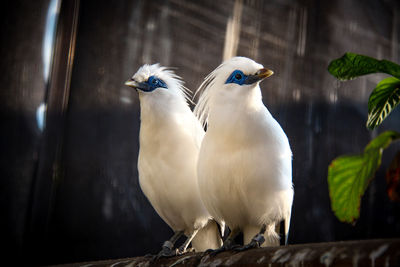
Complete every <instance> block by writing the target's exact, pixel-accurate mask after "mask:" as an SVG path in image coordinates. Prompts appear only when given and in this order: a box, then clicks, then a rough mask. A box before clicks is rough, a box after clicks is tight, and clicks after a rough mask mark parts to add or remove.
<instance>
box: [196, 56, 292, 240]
mask: <svg viewBox="0 0 400 267" xmlns="http://www.w3.org/2000/svg"><path fill="white" fill-rule="evenodd" d="M270 75H272V71H270V70H267V69H264V67H263V66H262V65H260V64H258V63H256V62H254V61H253V60H251V59H248V58H245V57H234V58H232V59H230V60H227V61H225V62H224V63H222V64H221V65H220V66H219V67H217V68H216V69H215V70H214V71H213V72H212V73H210V74H209V75H208V76H207V77H206V78H205V80H204V82H203V84H202V85H201V86H200V88H199V89H198V90H197V92H196V94H197V93H201V95H200V97H199V101H198V104H197V106H196V108H195V114H196V115H197V117H198V118H199V119H200V120H201V121H202V122H203V123H204V124H207V132H206V134H205V137H204V139H203V142H202V145H201V149H200V154H199V160H198V179H199V188H200V193H201V196H202V199H203V202H204V204H205V206H206V208H207V209H208V211H209V212H210V214H211V215H212V216H213V217H214V218H215V219H216V220H218V221H220V222H225V223H226V225H227V226H229V227H230V228H231V230H232V233H233V235H235V234H237V233H238V232H239V231H243V235H244V243H245V244H248V243H249V242H251V241H252V240H253V237H254V236H255V235H256V234H257V233H259V231H260V229H261V228H262V226H263V225H265V226H266V233H265V237H266V241H267V242H266V243H265V245H278V244H279V242H278V241H279V236H278V235H277V233H276V231H275V226H276V224H278V223H279V222H280V221H282V220H285V231H286V237H287V232H288V229H289V222H290V215H291V207H292V201H293V187H292V152H291V150H290V146H289V142H288V139H287V137H286V135H285V133H284V131H283V130H282V128H281V126H280V125H279V123H278V122H277V121H276V120H275V119H274V118H273V117H272V115H271V114H270V112H269V111H268V109H267V108H266V107H265V106H264V104H263V102H262V96H261V90H260V87H259V82H260V81H261V80H262V79H264V78H266V77H268V76H270ZM232 238H233V237H232ZM259 243H262V241H261V242H259ZM224 245H225V244H224ZM258 245H260V244H258Z"/></svg>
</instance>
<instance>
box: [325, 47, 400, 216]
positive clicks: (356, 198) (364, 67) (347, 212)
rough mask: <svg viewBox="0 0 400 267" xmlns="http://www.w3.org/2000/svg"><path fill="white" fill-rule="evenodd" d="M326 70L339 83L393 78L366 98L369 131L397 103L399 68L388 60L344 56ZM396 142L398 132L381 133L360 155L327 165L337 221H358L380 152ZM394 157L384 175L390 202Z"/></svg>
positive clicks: (398, 172) (395, 184) (399, 172)
mask: <svg viewBox="0 0 400 267" xmlns="http://www.w3.org/2000/svg"><path fill="white" fill-rule="evenodd" d="M328 71H329V72H330V73H331V74H332V75H333V76H335V77H336V78H337V79H339V80H342V81H345V80H350V79H354V78H356V77H358V76H362V75H366V74H371V73H378V72H383V73H387V74H390V75H392V76H393V77H389V78H386V79H383V80H382V81H381V82H379V83H378V84H377V86H376V88H375V89H374V90H373V91H372V93H371V95H370V97H369V100H368V119H367V123H366V126H367V128H368V129H370V130H372V129H375V128H376V127H378V126H379V125H380V124H381V123H382V122H383V121H384V120H385V119H386V118H387V117H388V116H389V114H390V113H391V112H392V111H393V110H394V109H395V108H396V107H397V106H398V105H399V104H400V66H399V65H397V64H395V63H393V62H391V61H388V60H377V59H374V58H371V57H368V56H364V55H358V54H354V53H346V54H344V56H342V57H341V58H338V59H335V60H333V61H332V62H331V63H330V64H329V67H328ZM398 139H400V133H398V132H395V131H386V132H383V133H381V134H380V135H379V136H377V137H376V138H374V139H373V140H372V141H371V142H370V143H369V144H368V145H367V146H366V147H365V149H364V152H363V153H362V154H359V155H350V156H340V157H338V158H336V159H335V160H333V161H332V162H331V164H330V165H329V169H328V185H329V195H330V198H331V206H332V210H333V211H334V213H335V215H336V217H337V218H338V219H339V220H340V221H342V222H348V223H353V222H354V221H355V220H356V219H358V217H359V216H360V203H361V197H362V196H363V194H364V192H365V190H366V189H367V187H368V185H369V183H370V181H371V180H372V179H373V178H374V176H375V172H376V171H377V169H378V168H379V166H380V165H381V159H382V153H383V150H384V149H386V148H387V147H388V146H389V145H390V144H391V143H392V142H393V141H396V140H398ZM398 157H399V156H397V157H396V158H395V160H394V161H393V163H392V164H391V167H390V169H389V171H388V173H387V175H386V179H387V181H388V185H389V188H388V193H389V197H390V198H391V199H396V197H397V196H398V195H397V194H396V192H397V190H398V188H399V184H400V182H399V181H400V169H399V168H400V166H399V165H400V164H399V163H398V162H399V159H398Z"/></svg>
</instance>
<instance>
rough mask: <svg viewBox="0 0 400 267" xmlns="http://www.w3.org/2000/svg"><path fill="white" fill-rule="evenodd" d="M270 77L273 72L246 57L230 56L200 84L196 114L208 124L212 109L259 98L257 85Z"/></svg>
mask: <svg viewBox="0 0 400 267" xmlns="http://www.w3.org/2000/svg"><path fill="white" fill-rule="evenodd" d="M272 74H273V71H272V70H269V69H267V68H264V66H263V65H261V64H259V63H257V62H255V61H254V60H251V59H249V58H246V57H233V58H231V59H228V60H226V61H225V62H223V63H222V64H221V65H219V66H218V67H217V68H216V69H215V70H214V71H213V72H211V73H210V74H209V75H208V76H207V77H206V78H205V80H204V82H203V83H202V84H201V85H200V87H199V89H198V90H197V91H196V94H198V93H199V92H201V95H200V97H199V100H198V103H197V105H196V108H195V114H196V116H197V117H198V118H199V119H200V121H201V122H202V123H203V124H206V123H207V118H208V113H209V111H210V108H211V106H213V105H221V104H228V105H233V106H237V105H240V104H241V103H244V102H245V101H251V98H252V97H253V96H255V97H257V98H260V99H261V91H260V89H259V83H260V82H261V81H262V80H264V79H265V78H267V77H269V76H271V75H272Z"/></svg>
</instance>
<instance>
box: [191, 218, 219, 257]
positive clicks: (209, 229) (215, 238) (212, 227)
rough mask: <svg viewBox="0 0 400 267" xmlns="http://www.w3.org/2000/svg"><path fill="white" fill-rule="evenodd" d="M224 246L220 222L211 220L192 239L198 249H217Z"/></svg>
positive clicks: (198, 250) (194, 246) (193, 245)
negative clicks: (219, 227)
mask: <svg viewBox="0 0 400 267" xmlns="http://www.w3.org/2000/svg"><path fill="white" fill-rule="evenodd" d="M221 246H222V238H221V234H220V231H219V229H218V224H217V222H216V221H214V220H210V221H209V222H208V224H207V225H206V226H204V227H203V228H202V229H200V230H199V232H198V233H197V234H196V236H195V237H194V238H193V240H192V247H193V248H194V249H195V250H196V251H197V252H200V251H206V250H207V249H217V248H219V247H221Z"/></svg>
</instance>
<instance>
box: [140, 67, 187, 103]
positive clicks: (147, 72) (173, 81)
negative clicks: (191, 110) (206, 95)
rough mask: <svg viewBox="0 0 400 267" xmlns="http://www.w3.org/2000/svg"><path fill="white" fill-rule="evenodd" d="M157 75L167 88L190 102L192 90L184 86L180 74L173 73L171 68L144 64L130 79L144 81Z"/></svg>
mask: <svg viewBox="0 0 400 267" xmlns="http://www.w3.org/2000/svg"><path fill="white" fill-rule="evenodd" d="M152 76H153V77H157V78H158V79H161V80H162V81H164V82H165V83H166V84H167V88H166V89H167V90H170V91H171V92H173V93H175V94H177V95H180V96H182V97H183V98H184V99H185V100H186V101H188V102H190V103H192V92H191V91H190V90H189V89H188V88H186V87H185V86H184V82H183V80H182V78H181V77H180V76H178V75H177V74H175V72H174V71H173V69H172V68H168V67H164V66H161V65H160V64H159V63H156V64H152V65H150V64H145V65H143V66H141V67H140V68H139V70H138V71H137V72H136V73H135V74H134V75H133V76H132V80H134V81H137V82H145V81H147V80H148V79H149V78H150V77H152Z"/></svg>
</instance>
